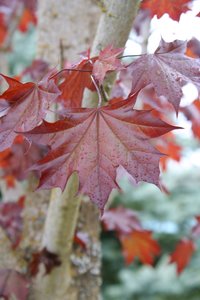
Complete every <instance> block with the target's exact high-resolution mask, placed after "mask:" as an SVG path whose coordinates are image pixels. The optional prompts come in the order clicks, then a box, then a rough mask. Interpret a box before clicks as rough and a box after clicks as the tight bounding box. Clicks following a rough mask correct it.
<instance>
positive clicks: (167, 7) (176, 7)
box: [141, 0, 190, 21]
mask: <svg viewBox="0 0 200 300" xmlns="http://www.w3.org/2000/svg"><path fill="white" fill-rule="evenodd" d="M158 2H159V3H158ZM189 2H190V1H189V0H175V1H174V0H159V1H158V0H143V1H142V4H141V8H143V9H149V10H150V13H151V16H154V15H157V17H158V18H161V17H162V15H164V14H165V13H168V14H169V16H170V18H172V19H173V20H176V21H179V19H180V15H181V14H182V13H184V12H186V11H187V10H189V7H188V5H187V4H189Z"/></svg>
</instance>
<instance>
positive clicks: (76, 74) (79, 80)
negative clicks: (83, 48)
mask: <svg viewBox="0 0 200 300" xmlns="http://www.w3.org/2000/svg"><path fill="white" fill-rule="evenodd" d="M92 68H93V63H92V61H91V60H90V58H89V57H88V58H84V59H83V60H82V61H81V62H79V63H78V64H76V65H74V66H73V67H72V69H77V70H79V71H68V70H63V71H62V72H61V74H62V76H63V77H64V80H63V82H62V83H61V84H60V85H59V89H60V91H61V94H60V96H59V98H58V101H59V102H61V103H62V104H63V106H64V107H81V103H82V98H83V92H84V90H85V88H88V89H90V90H92V91H95V87H94V84H93V82H92V80H91V74H92ZM58 74H60V73H58Z"/></svg>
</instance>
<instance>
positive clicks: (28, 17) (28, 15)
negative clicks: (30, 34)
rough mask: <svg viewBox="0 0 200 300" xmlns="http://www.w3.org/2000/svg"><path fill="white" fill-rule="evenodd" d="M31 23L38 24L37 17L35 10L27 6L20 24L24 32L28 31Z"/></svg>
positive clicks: (19, 26) (20, 28)
mask: <svg viewBox="0 0 200 300" xmlns="http://www.w3.org/2000/svg"><path fill="white" fill-rule="evenodd" d="M30 23H31V24H33V25H36V23H37V18H36V15H35V13H34V12H33V11H31V10H29V9H27V8H25V9H24V11H23V14H22V16H21V18H20V22H19V25H18V28H19V30H21V31H22V32H26V31H27V30H28V28H29V25H30Z"/></svg>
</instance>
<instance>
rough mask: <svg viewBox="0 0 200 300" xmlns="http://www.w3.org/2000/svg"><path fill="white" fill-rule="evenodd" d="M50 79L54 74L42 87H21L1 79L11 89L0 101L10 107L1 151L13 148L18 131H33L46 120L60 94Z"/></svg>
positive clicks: (0, 141)
mask: <svg viewBox="0 0 200 300" xmlns="http://www.w3.org/2000/svg"><path fill="white" fill-rule="evenodd" d="M50 75H52V72H51V73H49V74H47V75H46V77H44V78H43V80H41V81H40V82H39V83H38V84H35V83H32V82H27V83H21V82H19V81H18V80H15V79H13V78H10V77H7V76H5V75H1V76H3V78H4V79H5V80H6V82H7V83H8V85H9V88H8V89H7V90H6V91H5V92H4V93H3V94H2V95H1V96H0V101H3V102H5V101H6V102H7V103H8V107H6V113H5V115H4V116H3V117H2V118H1V119H0V125H1V127H0V151H3V150H5V149H6V148H9V147H10V146H11V145H12V143H13V141H14V139H15V137H16V136H17V133H16V132H17V131H18V132H21V131H23V130H24V131H27V130H31V129H32V128H34V127H36V126H37V125H38V124H39V123H40V122H41V121H42V119H43V118H44V117H45V116H46V113H47V111H48V109H49V107H50V105H51V104H52V102H53V101H55V99H56V98H57V97H58V95H59V94H60V91H59V90H58V88H57V86H56V85H55V81H54V79H51V78H50Z"/></svg>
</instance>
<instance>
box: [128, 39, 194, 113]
mask: <svg viewBox="0 0 200 300" xmlns="http://www.w3.org/2000/svg"><path fill="white" fill-rule="evenodd" d="M185 50H186V42H183V41H174V42H172V43H166V42H164V40H161V43H160V46H159V47H158V48H157V50H156V51H155V53H154V54H144V55H142V57H140V58H138V59H137V60H135V61H134V62H133V63H132V64H131V65H130V66H129V67H128V68H131V70H132V76H133V77H132V92H137V91H138V90H140V89H142V88H144V87H145V86H147V85H148V84H152V85H153V87H154V89H155V92H156V94H157V95H158V96H165V97H166V99H167V100H168V101H169V102H170V103H171V104H172V105H173V106H174V108H175V110H176V112H178V108H179V103H180V100H181V97H182V96H183V93H182V89H181V87H182V86H184V85H185V84H186V83H188V82H191V83H193V84H195V85H196V86H197V88H198V89H200V76H199V75H200V59H194V58H190V57H188V56H186V55H184V52H185Z"/></svg>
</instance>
